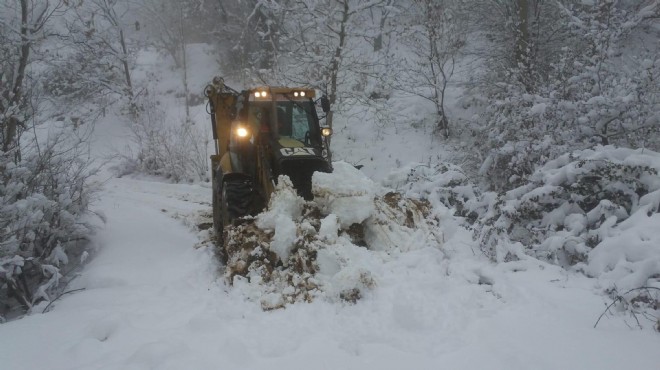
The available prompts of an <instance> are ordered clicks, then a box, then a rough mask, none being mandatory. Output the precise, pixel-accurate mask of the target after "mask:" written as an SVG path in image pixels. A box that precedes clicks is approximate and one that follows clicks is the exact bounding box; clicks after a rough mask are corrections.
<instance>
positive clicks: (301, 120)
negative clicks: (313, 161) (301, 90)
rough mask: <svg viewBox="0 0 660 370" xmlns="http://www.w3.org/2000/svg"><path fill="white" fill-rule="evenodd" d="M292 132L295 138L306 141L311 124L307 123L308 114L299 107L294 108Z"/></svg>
mask: <svg viewBox="0 0 660 370" xmlns="http://www.w3.org/2000/svg"><path fill="white" fill-rule="evenodd" d="M292 113H293V114H292V130H293V134H292V135H291V136H292V137H293V138H295V139H297V140H300V141H303V140H305V134H307V131H309V124H308V123H307V112H305V110H304V109H303V108H301V107H299V106H297V105H294V106H293V112H292Z"/></svg>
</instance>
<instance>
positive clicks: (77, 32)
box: [71, 0, 136, 113]
mask: <svg viewBox="0 0 660 370" xmlns="http://www.w3.org/2000/svg"><path fill="white" fill-rule="evenodd" d="M75 10H76V17H77V19H76V22H74V23H73V24H72V25H71V26H72V27H71V32H72V35H73V36H74V37H77V38H78V41H77V44H78V45H79V46H80V47H81V48H85V49H87V53H90V54H96V55H97V57H98V60H105V61H107V60H108V59H107V58H106V57H105V56H106V55H109V56H110V57H111V60H110V61H109V63H107V67H108V68H110V69H118V70H120V71H121V75H122V81H123V86H122V89H121V91H118V92H120V93H121V94H122V95H124V96H126V97H127V98H128V100H129V107H130V109H131V112H133V113H135V112H136V106H135V102H134V101H133V99H134V97H135V91H134V87H133V80H132V77H131V63H132V62H131V58H132V55H131V50H130V48H129V45H128V39H127V36H126V32H125V29H126V25H125V24H124V22H125V19H124V18H125V15H126V14H127V12H128V11H129V7H128V2H127V1H125V0H91V1H89V2H87V3H85V2H80V3H77V4H76V7H75Z"/></svg>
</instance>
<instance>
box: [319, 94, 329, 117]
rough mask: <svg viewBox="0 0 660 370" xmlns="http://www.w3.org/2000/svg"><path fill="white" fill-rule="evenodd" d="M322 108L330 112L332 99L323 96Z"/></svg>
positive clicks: (325, 111) (324, 111)
mask: <svg viewBox="0 0 660 370" xmlns="http://www.w3.org/2000/svg"><path fill="white" fill-rule="evenodd" d="M321 109H323V113H328V112H330V100H329V99H328V97H327V96H325V95H323V96H322V97H321Z"/></svg>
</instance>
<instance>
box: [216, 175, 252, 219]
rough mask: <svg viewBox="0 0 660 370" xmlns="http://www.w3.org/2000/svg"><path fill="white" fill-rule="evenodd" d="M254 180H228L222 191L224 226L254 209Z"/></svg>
mask: <svg viewBox="0 0 660 370" xmlns="http://www.w3.org/2000/svg"><path fill="white" fill-rule="evenodd" d="M253 201H254V195H253V190H252V182H251V181H249V180H246V179H233V180H226V181H224V182H223V184H222V189H221V192H220V207H219V208H220V213H221V216H222V217H221V219H222V226H223V227H224V226H227V225H230V224H231V223H232V222H233V221H234V220H235V219H237V218H240V217H243V216H247V215H249V214H250V213H251V212H252V209H253Z"/></svg>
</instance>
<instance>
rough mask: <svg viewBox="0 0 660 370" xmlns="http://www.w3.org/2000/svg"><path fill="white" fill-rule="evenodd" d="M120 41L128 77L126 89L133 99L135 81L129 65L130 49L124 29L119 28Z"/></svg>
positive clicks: (126, 76) (125, 74)
mask: <svg viewBox="0 0 660 370" xmlns="http://www.w3.org/2000/svg"><path fill="white" fill-rule="evenodd" d="M119 42H120V43H121V52H122V53H123V55H122V56H121V63H122V65H123V66H124V78H125V79H126V89H127V91H126V92H127V93H128V97H129V98H130V99H131V102H132V101H133V83H132V82H131V70H130V68H129V66H128V51H127V49H126V39H125V38H124V30H123V29H119Z"/></svg>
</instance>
